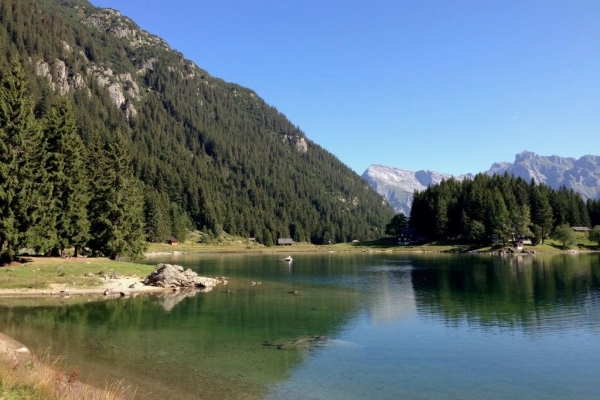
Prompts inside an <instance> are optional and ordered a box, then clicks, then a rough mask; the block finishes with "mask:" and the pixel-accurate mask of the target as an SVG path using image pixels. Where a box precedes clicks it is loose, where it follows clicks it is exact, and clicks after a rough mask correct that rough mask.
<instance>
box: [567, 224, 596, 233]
mask: <svg viewBox="0 0 600 400" xmlns="http://www.w3.org/2000/svg"><path fill="white" fill-rule="evenodd" d="M571 229H573V231H575V232H584V233H588V232H589V231H591V229H590V228H588V227H587V226H574V227H572V228H571Z"/></svg>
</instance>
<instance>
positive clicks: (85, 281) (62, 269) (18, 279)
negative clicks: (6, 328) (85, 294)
mask: <svg viewBox="0 0 600 400" xmlns="http://www.w3.org/2000/svg"><path fill="white" fill-rule="evenodd" d="M153 269H154V267H153V266H152V265H143V264H135V263H131V262H125V261H111V260H109V259H106V258H48V257H21V258H20V259H19V261H17V262H12V263H10V264H9V265H6V266H4V267H1V268H0V289H49V288H51V287H52V285H68V286H71V287H78V288H96V287H100V286H102V284H103V281H102V279H101V276H102V275H107V276H111V274H113V273H115V274H117V275H119V276H134V275H135V276H139V277H145V276H147V275H148V274H149V273H150V272H152V270H153Z"/></svg>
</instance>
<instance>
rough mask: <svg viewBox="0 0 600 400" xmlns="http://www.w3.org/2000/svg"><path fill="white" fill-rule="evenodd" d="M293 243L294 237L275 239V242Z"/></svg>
mask: <svg viewBox="0 0 600 400" xmlns="http://www.w3.org/2000/svg"><path fill="white" fill-rule="evenodd" d="M292 243H294V239H292V238H279V239H277V244H292Z"/></svg>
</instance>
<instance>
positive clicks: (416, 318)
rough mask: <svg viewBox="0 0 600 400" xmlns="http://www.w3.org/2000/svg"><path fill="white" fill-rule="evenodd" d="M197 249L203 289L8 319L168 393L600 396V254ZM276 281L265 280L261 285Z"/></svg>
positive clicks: (75, 360)
mask: <svg viewBox="0 0 600 400" xmlns="http://www.w3.org/2000/svg"><path fill="white" fill-rule="evenodd" d="M279 258H280V256H278V255H210V256H208V255H182V256H179V257H178V258H177V259H175V260H172V259H165V260H152V261H149V262H153V263H156V262H158V261H167V262H174V263H177V264H180V265H183V266H185V267H190V268H193V269H194V270H195V271H197V272H198V273H199V274H200V275H206V276H227V277H229V278H230V284H229V285H227V286H225V287H224V286H219V287H217V288H216V289H215V290H213V291H211V292H208V293H195V294H191V295H189V296H185V295H181V296H179V297H173V296H167V297H165V296H138V297H136V298H132V299H123V300H114V301H97V300H92V299H90V300H89V301H84V302H82V301H79V302H78V303H71V302H66V303H64V304H60V303H59V304H57V303H56V301H51V300H46V299H35V300H30V301H28V304H23V301H22V300H18V301H17V300H3V301H2V303H1V304H0V330H2V331H3V332H5V333H7V334H8V335H11V336H13V337H15V338H16V339H17V340H20V341H22V342H23V343H25V344H26V345H28V346H30V347H31V348H33V349H35V350H37V351H39V350H41V349H48V348H49V351H50V352H51V353H52V354H63V355H64V356H65V357H66V360H67V362H68V363H69V365H72V366H73V368H78V369H80V370H81V371H82V375H83V376H84V378H85V379H88V380H90V381H92V382H94V383H96V384H98V383H99V384H102V383H103V382H104V380H105V379H107V378H113V377H116V378H120V377H122V376H124V377H126V379H127V382H128V383H129V384H130V385H132V386H136V387H138V398H140V399H147V398H156V399H159V398H160V399H165V398H172V399H186V398H189V399H195V398H211V399H218V398H224V399H230V398H231V399H236V398H244V399H245V398H257V399H261V398H266V399H364V398H368V397H371V398H377V399H398V398H400V399H402V398H405V399H508V398H515V399H565V398H569V399H597V398H598V392H599V390H600V383H598V382H599V381H598V379H597V376H598V374H599V373H600V340H599V339H600V261H599V255H597V254H593V255H580V256H572V255H561V256H553V257H549V256H548V257H541V256H536V257H524V258H500V257H496V256H459V255H452V256H450V255H448V256H447V255H415V256H407V255H392V254H351V255H343V254H315V255H308V254H298V255H295V256H294V262H293V263H292V264H291V265H288V264H287V263H284V262H282V261H281V260H280V259H279ZM252 281H254V282H258V281H259V282H262V284H260V285H252V284H251V282H252Z"/></svg>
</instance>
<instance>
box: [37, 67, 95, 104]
mask: <svg viewBox="0 0 600 400" xmlns="http://www.w3.org/2000/svg"><path fill="white" fill-rule="evenodd" d="M31 62H33V61H31ZM33 64H34V68H35V73H36V74H37V75H38V76H41V77H43V78H46V79H47V80H48V83H49V84H50V87H52V90H55V91H57V92H58V93H59V94H60V95H61V96H64V95H66V94H68V93H69V92H71V91H73V90H76V89H83V88H84V87H85V82H84V80H83V77H82V76H81V74H78V73H73V71H72V70H71V69H70V68H68V67H67V65H66V64H65V62H64V61H62V60H59V59H56V60H55V61H54V68H51V67H50V65H49V64H48V63H47V62H46V61H44V60H38V61H36V62H35V63H33Z"/></svg>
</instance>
